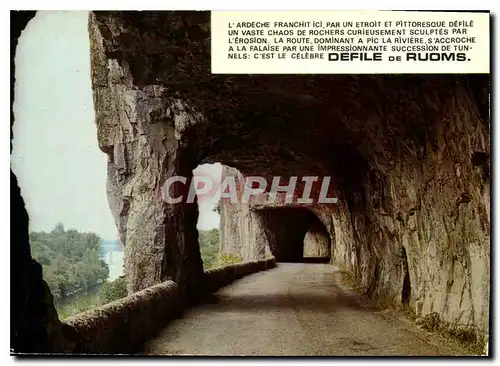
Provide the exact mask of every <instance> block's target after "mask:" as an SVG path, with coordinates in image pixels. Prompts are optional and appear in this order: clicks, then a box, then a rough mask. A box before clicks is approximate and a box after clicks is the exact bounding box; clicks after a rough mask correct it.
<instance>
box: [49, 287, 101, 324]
mask: <svg viewBox="0 0 500 366" xmlns="http://www.w3.org/2000/svg"><path fill="white" fill-rule="evenodd" d="M100 305H101V301H100V299H99V294H97V293H84V294H81V295H78V296H75V297H74V298H71V300H70V301H68V302H66V303H63V304H58V305H57V306H56V308H57V314H58V316H59V319H66V318H68V317H70V316H73V315H76V314H80V313H83V312H84V311H87V310H89V309H93V308H95V307H98V306H100Z"/></svg>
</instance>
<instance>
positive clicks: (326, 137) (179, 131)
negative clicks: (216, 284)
mask: <svg viewBox="0 0 500 366" xmlns="http://www.w3.org/2000/svg"><path fill="white" fill-rule="evenodd" d="M89 29H90V37H91V47H92V48H91V54H92V55H91V56H92V82H93V89H94V102H95V108H96V118H97V127H98V131H99V132H98V138H99V145H100V147H101V149H102V150H103V151H104V152H106V153H107V154H108V156H109V167H108V172H109V174H108V180H109V183H108V188H109V189H108V195H109V201H110V207H111V210H112V212H113V214H114V216H115V220H116V223H117V226H118V228H119V231H120V235H121V238H122V242H123V243H124V244H125V247H126V273H127V277H128V280H129V286H130V290H131V291H136V290H139V289H141V288H144V287H146V286H149V285H152V284H154V283H157V282H160V281H162V280H165V279H167V278H172V279H174V280H175V281H177V282H179V289H180V292H181V293H183V292H184V290H185V289H188V288H189V289H191V288H193V289H195V288H196V286H197V284H199V283H200V276H201V273H202V266H201V260H200V256H199V250H198V243H197V231H196V219H197V208H196V205H195V204H189V203H181V204H177V205H167V204H166V203H165V202H163V201H162V200H161V199H159V196H160V193H161V187H162V185H163V183H164V182H165V180H166V179H167V178H168V177H172V176H175V175H184V176H186V177H188V178H189V177H191V174H192V173H191V172H192V170H193V169H194V168H195V167H196V166H197V165H198V164H202V163H210V162H213V163H214V162H220V163H222V164H224V165H227V166H231V167H234V168H235V169H238V170H239V171H240V172H241V174H242V176H252V175H259V176H263V177H265V178H266V179H267V180H270V179H271V178H272V177H273V176H281V177H284V178H290V177H292V176H320V177H322V176H331V177H332V184H333V187H334V190H336V191H337V192H338V193H339V196H338V197H339V202H338V204H312V205H310V206H307V207H302V205H298V206H301V207H297V205H294V204H292V205H289V206H290V207H288V208H284V207H278V208H276V207H274V206H273V207H272V209H270V208H269V207H267V208H266V204H262V203H261V204H257V203H254V204H253V205H252V204H249V205H248V206H244V205H242V206H235V207H232V208H229V206H222V207H221V215H222V221H223V225H222V237H223V243H222V248H223V249H224V250H227V251H229V252H231V251H234V252H238V253H241V255H242V256H243V257H244V259H248V260H249V259H258V258H259V257H262V256H263V255H265V253H266V248H269V250H271V251H273V250H274V251H275V252H276V253H279V254H278V255H279V256H281V255H283V256H285V257H286V256H288V258H289V259H296V258H297V257H298V256H299V254H296V253H298V249H297V248H298V246H297V245H293V244H292V242H294V241H295V240H296V236H297V235H302V234H300V233H302V231H303V234H304V235H305V233H306V232H307V231H308V230H309V228H308V227H305V226H304V227H303V226H300V225H299V224H300V223H301V220H299V219H297V218H294V217H295V216H294V215H297V217H300V216H301V215H302V214H298V213H297V212H304V211H298V210H299V208H300V209H301V210H306V211H308V212H311V213H314V214H315V217H317V218H319V220H320V221H321V222H322V224H323V225H324V227H325V230H326V231H327V232H328V234H329V237H330V241H331V258H332V260H333V261H335V262H337V263H338V264H339V265H342V266H343V267H345V268H346V269H347V270H349V271H351V272H352V273H353V274H354V275H355V276H356V278H357V279H359V281H360V283H361V284H362V285H363V286H364V287H365V288H366V290H367V293H368V294H369V295H371V296H372V297H373V298H374V299H377V300H379V301H380V302H381V303H382V304H385V305H387V306H398V305H401V303H407V304H408V305H409V306H410V307H411V308H413V309H414V310H415V311H416V312H417V313H418V314H420V315H425V314H429V313H433V312H436V313H437V314H438V315H439V317H440V319H441V320H442V321H443V322H446V323H449V324H451V325H453V326H467V327H471V328H473V329H474V331H476V332H477V334H478V335H479V336H483V335H485V334H486V333H487V331H488V321H489V318H488V314H489V308H488V306H489V286H490V281H489V276H490V261H489V258H490V212H489V206H490V178H489V167H490V158H489V157H490V137H489V136H490V124H489V101H488V93H489V77H488V75H466V76H464V75H379V76H373V75H366V76H349V75H342V76H338V75H313V76H307V75H212V74H211V73H210V38H209V35H210V29H209V14H208V13H207V12H104V13H101V12H96V13H93V14H92V15H91V17H90V23H89ZM175 192H176V193H179V194H180V193H182V187H181V188H176V189H175ZM292 212H293V213H292ZM284 217H286V218H288V220H285V219H284ZM299 227H300V230H299ZM295 229H296V232H295V233H294V234H293V235H292V236H287V235H288V234H289V233H292V232H293V231H294V230H295ZM299 232H300V233H299ZM309 236H311V234H309ZM301 240H303V237H302V239H301ZM276 243H282V244H283V243H287V244H288V246H286V245H285V244H283V245H281V244H276ZM301 244H302V243H301ZM273 246H274V247H273ZM283 248H285V249H283ZM282 249H283V251H281V250H282ZM302 255H303V252H302V251H301V252H300V256H302ZM256 257H257V258H256ZM276 259H277V260H279V258H276ZM405 278H406V281H405ZM408 279H409V281H408ZM408 283H409V285H408ZM408 287H409V288H408ZM193 291H194V292H196V290H193Z"/></svg>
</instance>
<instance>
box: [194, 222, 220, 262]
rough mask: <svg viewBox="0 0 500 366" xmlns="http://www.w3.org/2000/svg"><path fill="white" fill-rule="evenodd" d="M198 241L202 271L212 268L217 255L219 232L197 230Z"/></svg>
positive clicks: (216, 230)
mask: <svg viewBox="0 0 500 366" xmlns="http://www.w3.org/2000/svg"><path fill="white" fill-rule="evenodd" d="M198 241H199V243H200V255H201V259H202V260H203V267H204V269H205V270H207V269H210V268H213V267H214V264H215V262H216V261H217V255H218V253H219V230H218V229H212V230H199V235H198Z"/></svg>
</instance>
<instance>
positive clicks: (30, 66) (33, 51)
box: [11, 11, 221, 240]
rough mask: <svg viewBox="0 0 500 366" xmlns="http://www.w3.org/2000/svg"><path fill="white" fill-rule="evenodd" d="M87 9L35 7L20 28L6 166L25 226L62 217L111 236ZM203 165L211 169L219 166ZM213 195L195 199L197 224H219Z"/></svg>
mask: <svg viewBox="0 0 500 366" xmlns="http://www.w3.org/2000/svg"><path fill="white" fill-rule="evenodd" d="M87 16H88V13H87V12H86V11H39V12H37V15H36V16H35V18H33V19H32V20H31V21H30V22H29V24H28V26H27V27H26V29H25V30H24V31H23V33H22V35H21V38H20V39H19V44H18V47H17V50H16V58H15V62H16V85H15V96H14V115H15V122H14V126H13V149H12V156H11V167H12V170H13V172H14V173H15V174H16V176H17V178H18V183H19V186H20V188H21V194H22V196H23V198H24V201H25V205H26V209H27V211H28V214H29V216H30V231H50V230H52V228H53V227H54V226H55V225H56V223H58V222H62V223H63V224H64V226H65V228H66V229H71V228H73V229H77V230H79V231H83V232H89V231H90V232H95V233H97V234H98V235H100V236H101V237H102V238H103V239H107V240H114V239H117V233H116V226H115V224H114V220H113V217H112V215H111V211H110V209H109V206H108V201H107V197H106V166H107V157H106V155H105V154H104V153H103V152H102V151H101V150H100V149H99V148H98V145H97V130H96V126H95V121H94V109H93V100H92V90H91V82H90V56H89V37H88V31H87ZM204 169H205V170H206V171H209V172H210V174H217V172H219V171H220V169H221V166H220V164H215V165H213V166H212V167H206V166H205V167H204ZM207 169H208V170H207ZM219 175H220V173H219ZM214 202H215V201H214ZM214 202H210V200H205V201H203V202H201V203H200V204H199V206H200V217H199V220H198V228H199V229H211V228H217V227H218V226H219V215H218V214H217V213H215V212H213V211H212V209H213V206H214Z"/></svg>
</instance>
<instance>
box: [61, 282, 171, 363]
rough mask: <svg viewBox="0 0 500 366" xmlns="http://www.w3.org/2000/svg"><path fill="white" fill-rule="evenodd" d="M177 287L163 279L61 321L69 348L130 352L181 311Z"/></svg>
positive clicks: (113, 352) (87, 351) (111, 352)
mask: <svg viewBox="0 0 500 366" xmlns="http://www.w3.org/2000/svg"><path fill="white" fill-rule="evenodd" d="M179 304H180V302H179V290H178V287H177V284H176V283H175V282H173V281H166V282H163V283H160V284H157V285H154V286H151V287H148V288H146V289H144V290H142V291H139V292H136V293H134V294H132V295H130V296H127V297H125V298H123V299H120V300H117V301H113V302H111V303H109V304H106V305H103V306H100V307H98V308H95V309H92V310H89V311H86V312H84V313H82V314H79V315H76V316H73V317H71V318H68V319H67V320H65V321H63V334H64V337H65V339H66V341H67V342H68V351H69V352H71V353H76V354H80V353H85V354H89V353H90V354H103V353H104V354H106V353H108V354H129V353H132V352H133V351H134V350H135V348H136V347H137V346H138V345H139V344H140V343H141V342H142V341H144V340H146V339H148V338H149V337H151V335H152V334H154V333H155V332H156V331H159V330H160V329H161V328H163V327H164V326H165V324H166V323H167V321H168V320H169V319H172V318H174V317H176V316H178V315H179V314H180V306H179Z"/></svg>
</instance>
